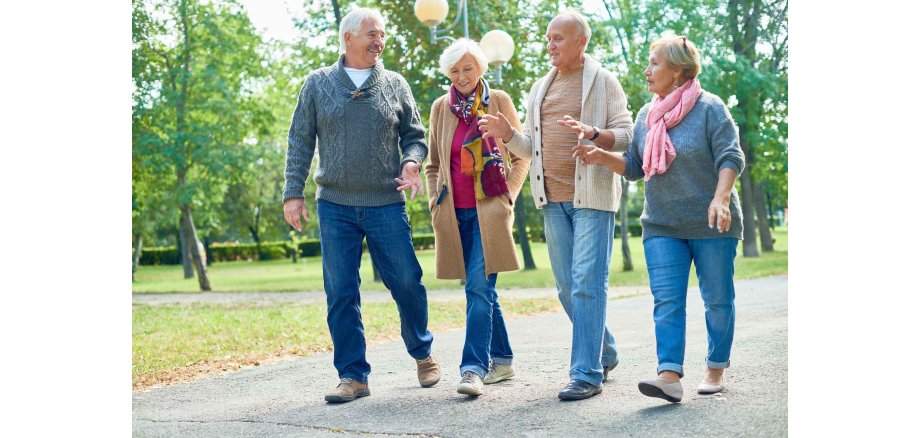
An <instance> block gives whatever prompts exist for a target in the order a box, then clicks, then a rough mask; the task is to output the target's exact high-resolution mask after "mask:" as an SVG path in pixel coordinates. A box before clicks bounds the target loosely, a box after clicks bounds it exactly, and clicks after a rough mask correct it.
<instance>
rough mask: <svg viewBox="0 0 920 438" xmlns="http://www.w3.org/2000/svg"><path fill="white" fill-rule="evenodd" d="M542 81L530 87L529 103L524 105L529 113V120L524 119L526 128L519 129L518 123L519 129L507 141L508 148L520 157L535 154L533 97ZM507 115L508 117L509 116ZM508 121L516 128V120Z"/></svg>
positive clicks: (527, 115)
mask: <svg viewBox="0 0 920 438" xmlns="http://www.w3.org/2000/svg"><path fill="white" fill-rule="evenodd" d="M540 82H541V81H539V80H538V81H537V82H536V83H535V84H533V87H531V88H530V94H528V95H527V103H526V104H525V106H524V108H525V109H526V110H527V114H526V117H527V120H525V121H524V130H523V131H521V130H520V129H519V128H520V125H518V129H515V130H514V134H513V135H512V136H511V141H509V142H508V143H505V145H506V146H508V150H510V151H511V153H512V154H514V155H517V156H519V157H532V156H533V138H532V137H531V136H530V133H531V132H533V124H534V120H533V117H532V116H533V114H532V113H533V99H534V97H535V94H536V92H537V90H538V89H539V88H538V87H539V84H540ZM505 117H506V118H507V116H505ZM508 121H509V122H511V124H512V125H511V127H512V128H514V127H515V126H514V122H512V121H511V120H508ZM538 122H539V121H538Z"/></svg>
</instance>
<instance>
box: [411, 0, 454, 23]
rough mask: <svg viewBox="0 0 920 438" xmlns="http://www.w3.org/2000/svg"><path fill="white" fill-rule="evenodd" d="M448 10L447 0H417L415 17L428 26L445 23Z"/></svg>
mask: <svg viewBox="0 0 920 438" xmlns="http://www.w3.org/2000/svg"><path fill="white" fill-rule="evenodd" d="M447 11H448V6H447V0H415V17H416V18H418V20H419V21H421V22H422V23H425V25H427V26H428V27H432V26H437V25H439V24H441V23H443V22H444V19H445V18H447Z"/></svg>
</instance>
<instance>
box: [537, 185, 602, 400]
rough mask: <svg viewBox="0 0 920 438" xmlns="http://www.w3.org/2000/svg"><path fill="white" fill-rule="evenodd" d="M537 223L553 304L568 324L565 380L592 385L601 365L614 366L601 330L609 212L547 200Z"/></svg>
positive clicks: (597, 381) (600, 377)
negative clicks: (552, 286)
mask: <svg viewBox="0 0 920 438" xmlns="http://www.w3.org/2000/svg"><path fill="white" fill-rule="evenodd" d="M543 222H544V225H545V233H546V246H547V249H548V250H549V262H550V265H552V267H553V276H554V277H555V278H556V290H558V291H559V301H560V302H561V303H562V308H563V309H565V313H566V315H568V316H569V319H570V320H571V321H572V359H571V360H572V363H571V368H570V369H569V376H570V377H571V378H572V379H577V380H582V381H585V382H588V383H590V384H592V385H595V386H598V385H600V384H601V381H602V380H603V379H604V374H603V368H602V367H605V366H608V367H613V366H616V364H617V363H618V362H619V359H618V357H617V347H616V341H615V340H614V338H613V335H612V334H611V333H610V329H608V328H607V326H606V318H607V276H608V275H609V274H610V253H611V251H612V250H613V227H614V224H615V222H614V214H613V212H610V211H601V210H593V209H589V208H574V207H573V206H572V203H571V202H550V203H548V204H546V205H545V206H544V207H543Z"/></svg>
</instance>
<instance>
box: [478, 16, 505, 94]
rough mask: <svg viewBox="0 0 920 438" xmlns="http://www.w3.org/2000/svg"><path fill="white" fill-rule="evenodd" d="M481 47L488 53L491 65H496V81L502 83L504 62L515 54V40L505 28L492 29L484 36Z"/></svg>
mask: <svg viewBox="0 0 920 438" xmlns="http://www.w3.org/2000/svg"><path fill="white" fill-rule="evenodd" d="M479 47H481V48H482V51H483V52H485V54H486V59H488V60H489V65H491V66H493V67H495V83H497V84H501V83H502V64H504V63H506V62H508V61H509V60H510V59H511V57H512V56H514V40H513V39H511V35H508V32H505V31H503V30H497V29H496V30H490V31H489V32H487V33H486V34H485V35H483V36H482V40H480V41H479Z"/></svg>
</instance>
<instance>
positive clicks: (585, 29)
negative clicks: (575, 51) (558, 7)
mask: <svg viewBox="0 0 920 438" xmlns="http://www.w3.org/2000/svg"><path fill="white" fill-rule="evenodd" d="M559 18H567V19H570V20H572V21H574V22H575V28H576V29H577V31H578V35H579V36H584V37H585V46H587V45H588V43H589V42H591V26H589V25H588V19H587V18H585V16H584V15H581V14H580V13H578V11H576V10H574V9H566V10H564V11H562V12H560V13H559V15H557V16H555V17H553V20H554V21H555V20H556V19H559Z"/></svg>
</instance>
